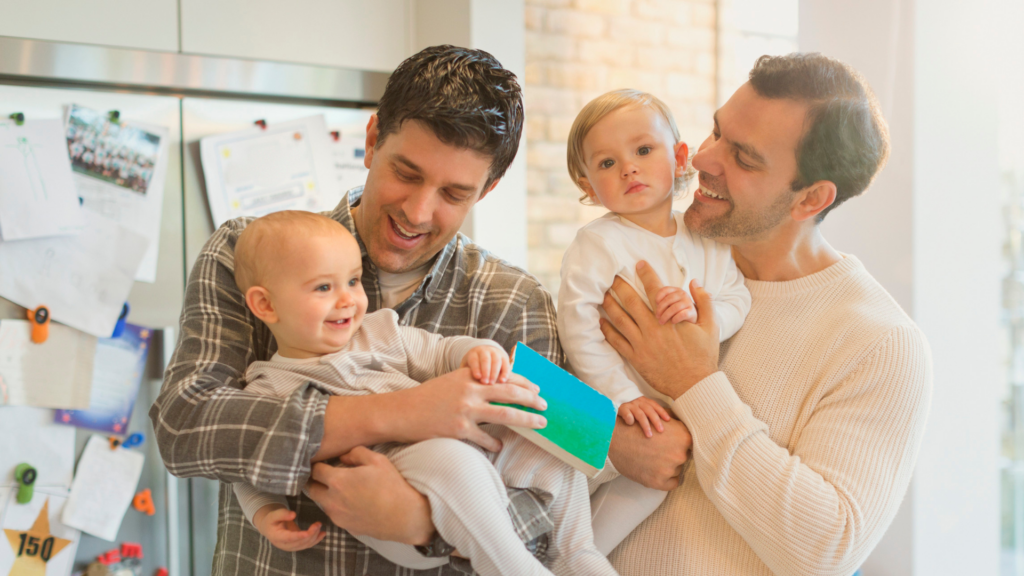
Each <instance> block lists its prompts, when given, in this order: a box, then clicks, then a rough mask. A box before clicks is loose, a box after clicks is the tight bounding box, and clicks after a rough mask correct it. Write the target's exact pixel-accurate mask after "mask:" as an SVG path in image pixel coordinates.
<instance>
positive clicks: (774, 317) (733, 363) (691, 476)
mask: <svg viewBox="0 0 1024 576" xmlns="http://www.w3.org/2000/svg"><path fill="white" fill-rule="evenodd" d="M746 284H747V288H748V289H749V290H750V294H751V297H752V299H753V305H752V308H751V311H750V315H749V316H748V317H747V320H746V323H745V324H744V325H743V327H742V328H741V329H740V331H739V332H738V333H737V334H736V335H735V336H734V337H733V338H732V339H731V340H729V341H728V342H726V343H725V344H724V345H723V348H722V361H721V372H717V373H715V374H713V375H711V376H709V377H708V378H706V379H704V380H703V381H701V382H700V383H698V384H697V385H696V386H694V387H693V388H692V389H690V390H689V391H688V392H687V393H686V394H684V395H683V396H681V397H680V398H678V399H677V400H676V401H675V403H674V404H673V406H672V408H673V411H674V412H675V414H676V416H678V417H679V418H680V419H681V420H682V421H683V423H685V424H686V426H687V427H688V428H689V429H690V432H691V434H692V435H693V461H692V465H691V466H689V468H688V469H687V472H686V474H685V477H684V480H683V483H682V485H681V486H680V487H679V488H677V489H675V490H673V491H672V492H671V493H670V494H669V495H668V498H667V499H666V500H665V502H664V503H663V504H662V506H661V508H659V509H658V511H657V512H655V513H654V514H653V515H651V516H650V517H649V518H648V519H647V520H646V521H645V522H644V523H643V524H641V525H640V527H639V528H637V529H636V530H635V531H634V532H633V533H632V534H631V535H630V536H629V538H627V539H626V540H625V541H624V542H623V543H622V544H621V545H620V546H619V547H618V548H617V549H616V550H615V551H614V552H613V553H612V555H611V556H610V559H611V560H612V562H613V564H614V565H615V567H616V568H617V569H619V571H620V572H621V573H622V574H623V575H625V576H641V575H642V576H647V575H659V574H666V575H667V574H686V575H692V576H696V575H700V576H706V575H716V574H723V575H725V574H728V575H733V574H779V575H789V574H822V575H824V574H834V575H836V576H850V575H851V574H853V573H854V571H856V570H857V568H858V567H859V566H860V564H861V563H863V562H864V560H865V558H867V556H868V554H869V553H870V552H871V550H872V548H874V546H875V545H876V544H877V543H878V541H879V540H880V539H881V537H882V535H883V533H884V532H885V530H886V528H887V527H888V526H889V523H890V522H891V521H892V519H893V516H894V515H895V514H896V510H897V508H898V507H899V504H900V501H901V500H902V499H903V495H904V493H905V492H906V490H907V486H908V484H909V482H910V476H911V473H912V472H913V469H914V461H915V460H916V458H917V453H918V449H919V447H920V445H921V439H922V436H923V433H924V425H925V420H926V418H927V414H928V406H929V403H930V399H931V389H932V373H931V369H932V368H931V358H930V356H929V351H928V345H927V343H926V342H925V339H924V336H923V335H922V333H921V331H920V330H919V329H918V328H917V326H916V325H915V324H914V323H913V321H911V320H910V318H909V317H907V315H906V314H905V313H904V312H903V310H902V309H900V307H899V306H898V305H897V304H896V302H895V301H893V299H892V298H891V297H890V296H889V294H888V293H887V292H886V291H885V290H884V289H883V288H882V287H881V286H880V285H879V284H878V282H876V281H875V279H874V278H872V277H871V275H870V274H868V273H867V271H866V270H865V269H864V266H863V265H862V264H861V263H860V261H858V260H857V259H856V258H854V257H852V256H846V257H845V258H844V259H843V260H842V261H841V262H838V263H836V264H834V265H832V266H830V267H828V268H826V269H825V270H822V271H821V272H818V273H815V274H812V275H810V276H806V277H804V278H800V279H797V280H793V281H789V282H757V281H750V280H748V281H747V283H746Z"/></svg>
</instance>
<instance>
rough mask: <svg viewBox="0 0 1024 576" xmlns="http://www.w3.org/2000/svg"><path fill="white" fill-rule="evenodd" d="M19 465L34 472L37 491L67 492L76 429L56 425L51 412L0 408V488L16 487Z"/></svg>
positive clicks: (24, 407)
mask: <svg viewBox="0 0 1024 576" xmlns="http://www.w3.org/2000/svg"><path fill="white" fill-rule="evenodd" d="M22 463H25V464H29V465H31V466H32V467H33V468H35V469H36V486H37V487H40V486H53V487H61V488H64V489H65V490H66V489H68V488H70V487H71V476H72V473H73V472H74V469H75V429H74V428H71V427H68V426H61V425H60V424H55V423H54V422H53V411H52V410H46V409H44V408H32V407H29V406H0V486H8V487H10V486H17V481H16V480H15V478H14V469H15V468H17V467H18V464H22ZM0 574H3V572H2V571H0Z"/></svg>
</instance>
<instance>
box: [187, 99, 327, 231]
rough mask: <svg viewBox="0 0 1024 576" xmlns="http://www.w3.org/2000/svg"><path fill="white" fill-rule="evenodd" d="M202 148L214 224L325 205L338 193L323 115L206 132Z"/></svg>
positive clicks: (314, 208) (207, 190) (201, 141)
mask: <svg viewBox="0 0 1024 576" xmlns="http://www.w3.org/2000/svg"><path fill="white" fill-rule="evenodd" d="M199 154H200V158H201V159H202V163H203V175H204V177H205V180H206V195H207V198H208V199H209V202H210V212H211V214H212V215H213V224H214V226H220V225H221V224H223V223H224V222H225V221H227V220H230V219H232V218H238V217H239V216H263V215H264V214H269V213H271V212H278V211H280V210H308V211H314V212H316V211H321V210H326V209H328V208H327V207H325V206H324V204H325V201H326V200H327V199H332V200H333V199H336V198H338V196H339V194H340V193H339V192H338V190H337V188H338V181H337V176H336V174H335V169H334V162H333V158H332V157H331V150H330V146H329V136H328V134H327V125H326V123H325V121H324V117H323V115H317V116H310V117H307V118H300V119H298V120H292V121H290V122H282V123H279V124H269V125H267V126H266V127H260V126H256V125H254V126H253V127H251V128H246V129H245V130H239V131H237V132H229V133H226V134H218V135H216V136H208V137H206V138H203V139H202V140H200V142H199ZM330 208H333V206H331V207H330Z"/></svg>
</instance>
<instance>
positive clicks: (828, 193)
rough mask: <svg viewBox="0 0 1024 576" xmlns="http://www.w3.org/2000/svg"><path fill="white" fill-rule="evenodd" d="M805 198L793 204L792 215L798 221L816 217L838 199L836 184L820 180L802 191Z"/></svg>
mask: <svg viewBox="0 0 1024 576" xmlns="http://www.w3.org/2000/svg"><path fill="white" fill-rule="evenodd" d="M800 194H801V195H802V196H803V198H801V199H800V201H799V202H797V204H796V205H795V206H793V210H792V216H793V219H794V220H796V221H797V222H803V221H804V220H808V219H810V218H814V217H815V216H817V215H818V214H820V213H821V211H822V210H824V209H826V208H828V207H829V206H831V205H832V203H833V202H835V201H836V185H835V183H833V182H830V181H828V180H819V181H817V182H815V183H814V184H811V185H810V186H808V187H806V188H804V189H803V190H802V191H800Z"/></svg>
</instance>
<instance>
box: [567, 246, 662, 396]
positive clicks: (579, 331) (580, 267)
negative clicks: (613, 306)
mask: <svg viewBox="0 0 1024 576" xmlns="http://www.w3.org/2000/svg"><path fill="white" fill-rule="evenodd" d="M619 268H621V266H619V264H618V259H617V258H616V257H615V254H614V253H613V252H612V251H611V250H610V249H609V247H608V246H607V245H606V243H605V242H604V240H603V239H602V238H601V237H600V236H598V235H597V234H595V233H593V232H591V231H588V230H582V231H580V233H579V234H577V236H576V239H575V240H573V243H572V244H571V245H570V246H569V249H568V250H566V252H565V256H564V257H563V258H562V284H561V286H560V287H559V290H558V337H559V339H560V340H561V341H562V349H563V350H565V354H566V356H567V357H568V359H569V364H570V365H571V366H572V368H573V370H574V371H575V373H576V376H577V377H578V378H579V379H580V380H583V381H584V382H586V383H587V384H589V385H590V386H591V387H592V388H594V389H596V390H598V391H599V392H601V393H602V394H604V395H605V396H608V397H609V398H611V399H612V401H613V402H615V405H616V406H618V405H620V404H622V403H624V402H629V401H631V400H635V399H637V398H639V397H640V396H643V394H642V393H641V392H640V389H639V388H638V387H637V385H636V384H635V383H634V382H633V381H632V380H630V378H629V376H628V375H627V374H626V363H625V361H623V359H622V357H621V356H619V353H618V352H616V351H615V349H614V348H612V346H611V344H609V343H608V341H607V340H605V338H604V334H603V333H602V332H601V326H600V324H599V320H600V318H601V308H600V307H601V302H602V301H603V300H604V295H605V292H607V291H608V289H609V288H611V285H612V282H614V281H615V275H616V274H617V273H618V272H619Z"/></svg>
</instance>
